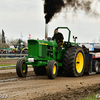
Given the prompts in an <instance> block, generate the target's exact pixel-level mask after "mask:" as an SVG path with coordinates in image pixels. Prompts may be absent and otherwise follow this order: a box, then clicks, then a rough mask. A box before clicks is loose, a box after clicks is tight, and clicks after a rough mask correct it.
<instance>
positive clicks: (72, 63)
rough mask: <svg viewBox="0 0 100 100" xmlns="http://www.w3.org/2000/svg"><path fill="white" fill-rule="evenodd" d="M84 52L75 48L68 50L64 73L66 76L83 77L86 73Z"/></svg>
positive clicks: (64, 61) (77, 47)
mask: <svg viewBox="0 0 100 100" xmlns="http://www.w3.org/2000/svg"><path fill="white" fill-rule="evenodd" d="M84 57H85V55H84V51H83V49H82V48H81V47H79V46H75V47H71V48H69V49H67V51H66V52H65V55H64V59H63V73H64V75H65V76H76V77H77V76H82V75H83V73H84V67H85V66H84Z"/></svg>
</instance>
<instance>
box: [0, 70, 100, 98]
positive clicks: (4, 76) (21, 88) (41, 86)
mask: <svg viewBox="0 0 100 100" xmlns="http://www.w3.org/2000/svg"><path fill="white" fill-rule="evenodd" d="M0 72H1V74H0V94H4V95H8V96H9V97H8V98H7V100H34V99H37V100H43V99H45V100H72V99H76V100H77V99H79V98H82V97H85V96H87V95H90V94H93V93H95V92H98V91H99V90H100V75H99V74H97V75H92V76H83V77H77V78H76V77H63V76H57V77H56V79H54V80H50V79H48V78H47V76H36V75H35V74H34V72H33V68H29V72H28V75H27V77H26V78H18V77H17V75H16V73H15V69H10V70H0ZM99 92H100V91H99ZM3 100H5V99H3Z"/></svg>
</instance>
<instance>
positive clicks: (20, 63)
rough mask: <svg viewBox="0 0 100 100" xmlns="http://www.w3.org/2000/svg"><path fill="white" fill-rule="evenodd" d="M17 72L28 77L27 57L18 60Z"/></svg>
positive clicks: (20, 75)
mask: <svg viewBox="0 0 100 100" xmlns="http://www.w3.org/2000/svg"><path fill="white" fill-rule="evenodd" d="M16 72H17V75H18V76H19V77H26V75H27V65H26V66H25V59H21V60H18V61H17V64H16Z"/></svg>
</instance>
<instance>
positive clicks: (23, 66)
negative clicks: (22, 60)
mask: <svg viewBox="0 0 100 100" xmlns="http://www.w3.org/2000/svg"><path fill="white" fill-rule="evenodd" d="M22 71H23V73H25V72H26V70H25V64H23V65H22Z"/></svg>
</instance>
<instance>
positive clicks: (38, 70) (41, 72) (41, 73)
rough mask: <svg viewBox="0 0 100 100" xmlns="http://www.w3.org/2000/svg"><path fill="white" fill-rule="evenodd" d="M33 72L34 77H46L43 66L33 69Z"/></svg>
mask: <svg viewBox="0 0 100 100" xmlns="http://www.w3.org/2000/svg"><path fill="white" fill-rule="evenodd" d="M33 68H34V72H35V74H36V75H46V68H45V66H39V67H36V66H35V67H33Z"/></svg>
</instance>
